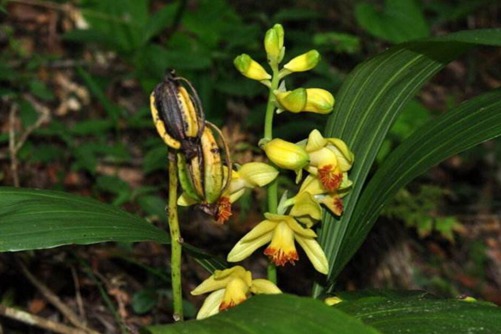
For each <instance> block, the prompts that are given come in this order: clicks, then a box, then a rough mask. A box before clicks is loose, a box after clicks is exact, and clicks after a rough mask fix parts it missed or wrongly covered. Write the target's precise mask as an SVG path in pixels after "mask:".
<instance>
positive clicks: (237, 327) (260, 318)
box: [147, 294, 379, 334]
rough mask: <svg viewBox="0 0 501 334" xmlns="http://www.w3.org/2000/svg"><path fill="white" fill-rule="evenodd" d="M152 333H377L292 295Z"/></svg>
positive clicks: (251, 301) (151, 330)
mask: <svg viewBox="0 0 501 334" xmlns="http://www.w3.org/2000/svg"><path fill="white" fill-rule="evenodd" d="M147 333H151V334H168V333H189V334H197V333H217V334H235V333H246V334H263V333H274V334H281V333H284V334H293V333H315V334H323V333H325V334H331V333H336V334H354V333H356V334H376V333H379V332H378V331H377V330H375V329H374V328H372V327H370V326H367V325H364V324H363V323H362V322H361V321H360V320H358V319H356V318H355V317H353V316H351V315H347V314H345V313H343V312H341V311H339V310H336V309H334V308H332V307H329V306H327V305H325V304H324V303H322V302H321V301H319V300H315V299H311V298H304V297H296V296H291V295H285V294H284V295H259V296H254V297H252V298H250V299H249V300H248V301H246V302H244V303H243V304H241V305H239V306H237V307H235V308H232V309H230V310H228V311H226V312H223V313H220V314H217V315H215V316H212V317H210V318H207V319H204V320H199V321H196V320H192V321H187V322H184V323H176V324H174V325H164V326H152V327H149V328H148V329H147Z"/></svg>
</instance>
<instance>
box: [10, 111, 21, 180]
mask: <svg viewBox="0 0 501 334" xmlns="http://www.w3.org/2000/svg"><path fill="white" fill-rule="evenodd" d="M16 112H17V108H16V106H15V105H14V104H13V105H12V106H11V107H10V112H9V155H10V171H11V172H12V183H14V187H19V174H18V171H17V164H18V161H17V151H16V130H15V127H16V124H15V122H16Z"/></svg>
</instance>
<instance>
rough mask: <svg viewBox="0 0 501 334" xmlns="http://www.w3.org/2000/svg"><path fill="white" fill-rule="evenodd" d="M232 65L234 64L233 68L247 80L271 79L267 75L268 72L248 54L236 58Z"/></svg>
mask: <svg viewBox="0 0 501 334" xmlns="http://www.w3.org/2000/svg"><path fill="white" fill-rule="evenodd" d="M233 64H235V67H236V68H237V70H239V71H240V73H242V74H243V75H244V76H246V77H247V78H249V79H252V80H259V81H262V80H269V79H271V75H269V74H268V72H266V70H265V69H264V68H263V67H262V66H261V65H260V64H259V63H258V62H257V61H255V60H254V59H252V58H251V57H250V56H249V55H248V54H245V53H244V54H241V55H240V56H238V57H236V58H235V60H234V61H233Z"/></svg>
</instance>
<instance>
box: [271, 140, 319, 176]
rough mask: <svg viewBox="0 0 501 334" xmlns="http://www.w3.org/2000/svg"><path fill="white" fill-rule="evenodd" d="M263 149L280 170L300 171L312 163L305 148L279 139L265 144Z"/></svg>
mask: <svg viewBox="0 0 501 334" xmlns="http://www.w3.org/2000/svg"><path fill="white" fill-rule="evenodd" d="M262 149H263V150H264V151H265V152H266V155H267V156H268V159H270V160H271V161H272V162H273V163H274V164H275V165H277V166H278V167H280V168H284V169H290V170H294V171H298V170H300V169H302V168H303V167H305V166H306V165H308V163H309V162H310V157H309V156H308V153H307V152H306V151H305V149H304V148H303V147H301V146H299V145H296V144H293V143H291V142H288V141H285V140H282V139H279V138H275V139H272V140H270V141H269V142H267V143H265V144H264V145H263V146H262Z"/></svg>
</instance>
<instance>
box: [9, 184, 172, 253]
mask: <svg viewBox="0 0 501 334" xmlns="http://www.w3.org/2000/svg"><path fill="white" fill-rule="evenodd" d="M169 239H170V238H169V236H168V234H167V233H166V232H165V231H162V230H160V229H158V228H156V227H155V226H153V225H151V224H150V223H148V222H147V221H145V220H144V219H142V218H140V217H137V216H134V215H132V214H130V213H127V212H125V211H123V210H120V209H119V208H116V207H114V206H111V205H108V204H104V203H101V202H98V201H96V200H93V199H91V198H86V197H82V196H76V195H72V194H68V193H64V192H57V191H47V190H34V189H23V188H10V187H0V251H1V252H5V251H21V250H31V249H41V248H52V247H57V246H61V245H68V244H82V245H87V244H94V243H99V242H105V241H119V242H136V241H156V242H159V243H164V244H166V243H169Z"/></svg>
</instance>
